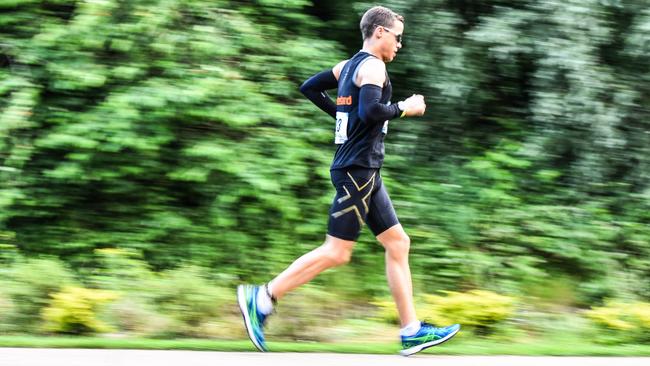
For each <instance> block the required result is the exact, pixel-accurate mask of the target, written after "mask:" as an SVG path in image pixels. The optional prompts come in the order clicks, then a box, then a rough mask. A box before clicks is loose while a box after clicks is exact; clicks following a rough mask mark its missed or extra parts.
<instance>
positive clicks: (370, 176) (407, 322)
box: [237, 6, 460, 356]
mask: <svg viewBox="0 0 650 366" xmlns="http://www.w3.org/2000/svg"><path fill="white" fill-rule="evenodd" d="M360 27H361V34H362V36H363V48H362V49H361V50H360V51H359V52H358V53H357V54H355V55H354V56H352V58H350V59H349V60H344V61H341V62H340V63H338V64H337V65H336V66H334V68H332V69H328V70H325V71H323V72H320V73H318V74H316V75H314V76H312V77H311V78H309V79H308V80H307V81H305V82H304V84H303V85H302V86H301V87H300V91H301V92H302V93H303V94H304V95H305V96H306V97H307V98H309V100H311V101H312V102H313V103H314V104H315V105H316V106H318V107H319V108H320V109H322V110H323V111H324V112H325V113H327V114H329V115H330V116H332V118H335V119H336V130H335V141H334V142H335V144H337V146H338V147H337V149H336V153H335V155H334V161H333V163H332V166H331V169H330V175H331V178H332V184H333V185H334V187H335V188H336V196H335V197H334V202H333V203H332V206H331V208H330V212H329V222H328V227H327V235H326V238H325V242H324V243H323V244H322V245H321V246H320V247H318V248H316V249H314V250H312V251H311V252H309V253H307V254H305V255H303V256H302V257H300V258H298V259H297V260H296V261H295V262H293V263H292V264H291V265H290V266H289V267H288V268H287V269H286V270H284V271H283V272H282V273H280V274H279V275H278V276H277V277H275V278H274V279H272V280H271V281H270V282H268V283H267V284H265V285H262V286H253V285H240V286H239V287H238V288H237V299H238V302H239V307H240V309H241V311H242V315H243V317H244V323H245V325H246V330H247V332H248V336H249V337H250V339H251V341H252V342H253V344H254V345H255V347H257V348H258V349H259V350H260V351H267V350H268V349H267V347H266V344H265V341H264V323H265V320H266V319H267V317H268V316H269V315H270V314H271V312H272V310H273V305H274V304H275V303H276V301H277V300H278V299H281V298H282V297H283V296H284V295H285V294H286V293H287V292H289V291H291V290H293V289H295V288H297V287H298V286H300V285H303V284H305V283H307V282H309V281H310V280H311V279H313V278H314V277H316V276H317V275H318V274H319V273H321V272H323V271H325V270H326V269H329V268H332V267H335V266H339V265H342V264H346V263H348V261H349V260H350V256H351V254H352V248H353V247H354V244H355V242H356V241H357V239H358V237H359V233H360V231H361V229H362V227H363V226H364V224H366V225H367V226H368V227H369V228H370V230H371V231H372V232H373V234H374V235H375V236H376V238H377V240H378V241H379V242H380V243H381V244H382V245H383V246H384V248H385V250H386V276H387V278H388V285H389V287H390V291H391V294H392V296H393V298H394V300H395V304H396V306H397V311H398V313H399V318H400V322H401V327H402V328H401V330H400V336H401V340H402V347H403V349H402V351H401V352H400V353H401V354H402V355H404V356H408V355H411V354H414V353H416V352H419V351H421V350H423V349H425V348H428V347H431V346H435V345H437V344H440V343H442V342H445V341H447V340H448V339H450V338H451V337H453V336H454V335H456V333H457V332H458V331H459V329H460V325H458V324H454V325H452V326H448V327H442V328H438V327H435V326H433V325H431V324H428V323H425V322H420V321H419V320H418V318H417V316H416V314H415V307H414V305H413V290H412V285H411V271H410V269H409V262H408V254H409V246H410V239H409V237H408V235H406V233H405V232H404V229H403V228H402V225H400V223H399V221H398V220H397V215H396V214H395V210H394V208H393V204H392V202H391V200H390V198H389V197H388V193H387V192H386V188H385V187H384V184H383V182H382V179H381V174H380V168H381V166H382V163H383V160H384V137H385V136H386V133H387V132H388V121H389V120H391V119H395V118H400V117H401V118H404V117H417V116H422V115H423V114H424V111H425V109H426V105H425V103H424V98H423V96H422V95H413V96H411V97H409V98H407V99H406V100H403V101H400V102H398V103H394V104H391V102H390V99H391V94H392V87H391V83H390V79H389V78H388V73H387V71H386V63H389V62H391V61H393V59H394V58H395V56H396V55H397V52H398V51H399V50H400V48H402V33H403V31H404V18H403V17H402V16H401V15H399V14H396V13H395V12H393V11H392V10H390V9H388V8H385V7H381V6H377V7H373V8H371V9H370V10H368V11H367V12H366V13H365V14H364V15H363V17H362V18H361V24H360ZM330 89H338V95H337V98H336V104H334V102H333V101H332V99H330V97H329V95H328V94H327V92H326V90H330Z"/></svg>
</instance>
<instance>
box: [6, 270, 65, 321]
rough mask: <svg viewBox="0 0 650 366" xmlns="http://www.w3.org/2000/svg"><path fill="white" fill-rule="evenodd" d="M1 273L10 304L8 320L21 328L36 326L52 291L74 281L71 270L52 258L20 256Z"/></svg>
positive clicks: (56, 290) (54, 291)
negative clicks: (10, 311)
mask: <svg viewBox="0 0 650 366" xmlns="http://www.w3.org/2000/svg"><path fill="white" fill-rule="evenodd" d="M5 275H6V276H7V288H6V289H5V293H6V295H7V296H8V297H9V298H10V300H11V302H12V303H13V304H14V313H13V315H12V316H11V319H10V322H11V323H12V324H13V325H14V326H15V327H16V328H18V329H20V330H21V331H25V332H31V331H36V330H38V324H39V322H40V320H41V312H42V310H43V308H45V307H46V306H47V305H48V303H49V302H50V299H51V295H52V294H54V293H56V292H58V291H59V290H60V289H61V288H62V287H63V286H66V285H72V284H74V278H73V275H72V272H71V271H70V270H68V269H67V268H66V267H65V266H64V265H63V264H62V263H61V262H60V261H58V260H56V259H28V260H20V261H17V262H16V263H15V264H14V265H13V266H12V267H10V268H9V269H8V270H7V271H6V272H5Z"/></svg>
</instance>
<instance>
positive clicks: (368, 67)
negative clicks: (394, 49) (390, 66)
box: [357, 57, 386, 86]
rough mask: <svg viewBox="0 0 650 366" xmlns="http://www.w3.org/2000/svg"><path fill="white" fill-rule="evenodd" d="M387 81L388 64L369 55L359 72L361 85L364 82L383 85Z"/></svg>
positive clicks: (358, 76) (359, 83)
mask: <svg viewBox="0 0 650 366" xmlns="http://www.w3.org/2000/svg"><path fill="white" fill-rule="evenodd" d="M385 81H386V64H385V63H384V62H383V61H382V60H380V59H378V58H376V57H369V58H368V59H367V60H366V61H365V62H364V63H363V64H361V66H360V67H359V71H358V73H357V83H358V85H359V86H362V85H364V84H375V85H378V86H383V84H384V82H385Z"/></svg>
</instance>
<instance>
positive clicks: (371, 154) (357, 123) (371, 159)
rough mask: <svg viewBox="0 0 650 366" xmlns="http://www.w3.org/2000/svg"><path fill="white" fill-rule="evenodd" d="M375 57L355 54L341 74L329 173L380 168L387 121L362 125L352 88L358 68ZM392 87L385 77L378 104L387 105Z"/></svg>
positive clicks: (364, 53) (353, 87) (367, 54)
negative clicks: (332, 156)
mask: <svg viewBox="0 0 650 366" xmlns="http://www.w3.org/2000/svg"><path fill="white" fill-rule="evenodd" d="M371 57H372V58H375V56H373V55H371V54H369V53H367V52H365V51H359V53H357V54H356V55H354V56H353V57H352V58H351V59H350V60H349V61H348V62H347V63H346V64H345V66H343V70H341V74H340V77H339V85H338V95H337V98H336V135H335V143H336V144H337V145H338V148H337V149H336V153H335V154H334V161H333V162H332V166H331V169H341V168H345V167H349V166H360V167H365V168H377V169H378V168H381V165H382V164H383V162H384V137H385V136H386V133H387V132H388V121H385V122H383V123H372V122H366V121H364V120H362V119H361V118H360V117H359V90H360V88H359V87H358V86H356V85H355V84H354V80H355V79H356V77H357V71H358V69H359V65H361V64H362V63H363V62H365V61H367V60H368V59H369V58H371ZM392 89H393V88H392V86H391V83H390V79H389V78H388V73H386V82H385V83H384V87H383V89H382V94H381V99H380V100H379V102H380V103H384V104H390V98H391V94H392Z"/></svg>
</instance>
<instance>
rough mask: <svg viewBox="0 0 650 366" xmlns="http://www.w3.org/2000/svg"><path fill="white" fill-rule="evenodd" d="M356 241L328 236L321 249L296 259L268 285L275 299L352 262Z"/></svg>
mask: <svg viewBox="0 0 650 366" xmlns="http://www.w3.org/2000/svg"><path fill="white" fill-rule="evenodd" d="M354 243H355V242H354V241H350V240H343V239H338V238H335V237H333V236H330V235H327V236H326V238H325V242H324V243H323V245H321V246H320V247H318V248H316V249H314V250H312V251H311V252H309V253H307V254H305V255H303V256H302V257H300V258H298V259H296V261H294V262H293V263H292V264H291V265H290V266H289V267H288V268H287V269H285V270H284V271H283V272H282V273H280V274H279V275H278V276H277V277H275V278H274V279H273V280H271V281H270V282H269V284H268V287H269V291H270V292H271V294H273V297H275V298H276V299H280V298H281V297H283V296H284V295H285V294H286V293H287V292H289V291H291V290H293V289H295V288H297V287H299V286H301V285H303V284H305V283H307V282H309V281H311V280H312V279H313V278H314V277H316V276H317V275H318V274H320V273H321V272H323V271H325V270H327V269H329V268H332V267H336V266H339V265H342V264H346V263H348V262H349V261H350V256H351V255H352V248H353V247H354Z"/></svg>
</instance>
